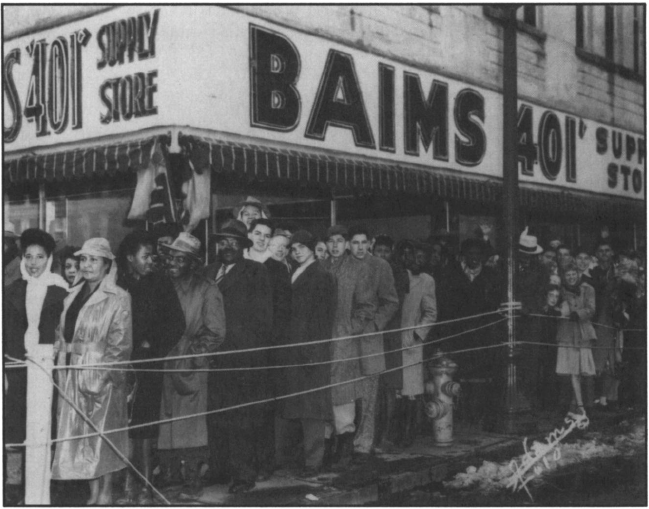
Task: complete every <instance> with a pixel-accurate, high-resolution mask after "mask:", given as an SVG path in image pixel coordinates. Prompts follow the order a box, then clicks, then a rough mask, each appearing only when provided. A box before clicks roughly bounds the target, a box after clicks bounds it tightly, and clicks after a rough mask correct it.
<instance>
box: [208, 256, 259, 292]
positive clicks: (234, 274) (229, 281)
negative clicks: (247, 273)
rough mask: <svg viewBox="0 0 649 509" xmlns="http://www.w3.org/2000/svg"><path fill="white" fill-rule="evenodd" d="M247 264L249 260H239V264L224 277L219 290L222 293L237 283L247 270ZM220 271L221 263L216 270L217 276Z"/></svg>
mask: <svg viewBox="0 0 649 509" xmlns="http://www.w3.org/2000/svg"><path fill="white" fill-rule="evenodd" d="M246 262H247V260H245V259H243V260H239V261H238V262H237V263H235V264H234V267H232V268H231V269H230V270H229V271H228V272H226V274H225V276H223V279H222V280H221V282H220V283H219V290H221V292H223V291H225V290H226V289H228V288H230V287H231V286H232V285H233V284H235V283H236V282H237V279H238V277H239V275H240V274H241V273H242V272H243V271H244V270H245V265H246ZM250 263H259V262H250ZM220 269H221V263H219V264H218V267H217V268H216V273H217V274H218V271H219V270H220Z"/></svg>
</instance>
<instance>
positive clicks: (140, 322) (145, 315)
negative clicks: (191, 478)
mask: <svg viewBox="0 0 649 509" xmlns="http://www.w3.org/2000/svg"><path fill="white" fill-rule="evenodd" d="M155 245H156V242H155V238H154V237H152V236H151V235H150V234H149V233H147V232H145V231H134V232H131V233H129V234H128V235H127V236H126V237H124V240H123V241H122V243H121V244H120V246H119V251H118V253H117V265H118V267H119V277H118V280H117V284H118V285H119V286H121V287H122V288H124V290H126V291H127V292H128V293H129V294H130V295H131V306H132V314H133V353H132V354H131V360H137V361H142V360H146V359H161V358H163V357H165V356H166V355H167V354H168V353H169V351H170V350H171V349H172V348H173V347H174V345H175V344H176V343H177V342H178V340H179V338H180V337H181V336H182V335H183V332H184V331H185V315H184V314H183V310H182V308H181V307H180V302H179V301H178V296H177V295H176V292H175V291H174V287H173V284H172V283H171V281H170V280H169V278H168V277H167V276H165V275H164V274H161V273H156V272H154V270H153V267H154V261H153V256H154V246H155ZM133 367H134V373H135V376H134V378H135V391H134V392H133V394H132V396H131V401H130V405H129V412H130V422H129V424H130V425H131V426H135V427H134V428H133V429H130V430H129V432H128V436H129V438H130V439H131V445H132V447H131V454H132V461H133V462H134V463H135V466H136V467H137V468H138V469H139V470H140V471H141V472H142V474H143V475H144V476H145V477H146V478H147V479H148V480H149V481H151V480H152V474H153V468H152V463H153V458H152V447H153V444H154V441H157V439H158V434H159V427H158V425H151V426H142V425H143V424H146V423H149V422H154V421H157V420H159V419H160V401H161V400H162V378H163V377H162V368H163V362H162V361H151V362H138V363H135V364H133ZM147 370H151V371H147ZM156 370H157V371H156ZM137 426H141V427H137ZM138 481H139V479H138V478H136V477H135V475H134V473H133V472H132V471H131V470H130V469H129V470H128V472H127V474H126V482H125V486H124V497H123V498H121V499H119V500H118V501H117V503H118V504H120V505H135V504H138V505H151V504H153V498H152V494H151V489H150V486H149V485H144V486H141V488H139V489H138V488H136V485H137V484H139V483H138Z"/></svg>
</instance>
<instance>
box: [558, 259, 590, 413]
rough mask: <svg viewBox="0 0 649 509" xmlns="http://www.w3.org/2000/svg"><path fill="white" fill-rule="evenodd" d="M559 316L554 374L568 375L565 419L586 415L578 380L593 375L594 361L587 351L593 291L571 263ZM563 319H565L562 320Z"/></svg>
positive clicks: (588, 348)
mask: <svg viewBox="0 0 649 509" xmlns="http://www.w3.org/2000/svg"><path fill="white" fill-rule="evenodd" d="M561 296H562V300H563V304H562V305H561V316H562V317H563V318H564V319H563V320H560V321H559V326H558V329H557V343H559V350H558V352H557V374H558V375H569V376H570V381H571V383H572V389H573V392H574V398H573V403H572V404H571V405H570V407H571V408H570V412H569V413H568V415H569V416H580V415H586V411H585V410H584V401H583V398H582V392H581V378H582V377H584V376H595V361H594V360H593V353H592V350H591V348H590V346H591V344H592V343H594V342H595V341H596V340H597V336H596V334H595V328H594V327H593V324H592V323H591V322H590V321H591V319H592V318H593V316H595V290H594V289H593V287H592V286H590V285H589V284H588V283H585V282H583V281H582V280H581V279H580V275H579V269H578V268H577V265H576V264H574V263H568V264H566V265H565V266H564V269H563V277H562V287H561ZM566 318H567V319H566Z"/></svg>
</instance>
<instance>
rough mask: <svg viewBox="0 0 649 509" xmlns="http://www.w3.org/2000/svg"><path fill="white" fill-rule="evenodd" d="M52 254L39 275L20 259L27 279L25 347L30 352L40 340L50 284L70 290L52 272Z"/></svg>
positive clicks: (21, 270)
mask: <svg viewBox="0 0 649 509" xmlns="http://www.w3.org/2000/svg"><path fill="white" fill-rule="evenodd" d="M52 261H53V258H52V255H50V257H49V258H48V259H47V265H46V267H45V270H44V271H43V273H42V274H41V275H40V276H39V277H32V276H30V275H29V273H28V272H27V267H26V265H25V259H24V258H23V259H22V260H21V261H20V273H21V274H22V276H23V279H24V280H25V281H27V294H26V296H25V308H26V310H27V330H26V331H25V349H26V350H27V351H28V352H29V349H30V347H33V346H36V345H38V343H39V340H40V333H39V332H38V326H39V325H40V323H41V311H43V302H44V301H45V294H47V287H48V286H60V287H61V288H65V290H66V291H70V289H69V288H68V284H67V283H66V282H65V280H64V279H63V278H62V277H61V276H60V275H58V274H53V273H52V270H51V269H52Z"/></svg>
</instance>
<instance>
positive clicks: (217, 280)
mask: <svg viewBox="0 0 649 509" xmlns="http://www.w3.org/2000/svg"><path fill="white" fill-rule="evenodd" d="M224 276H225V265H221V268H220V269H219V273H218V274H217V275H216V284H217V285H218V284H219V283H220V282H221V280H222V279H223V277H224Z"/></svg>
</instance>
